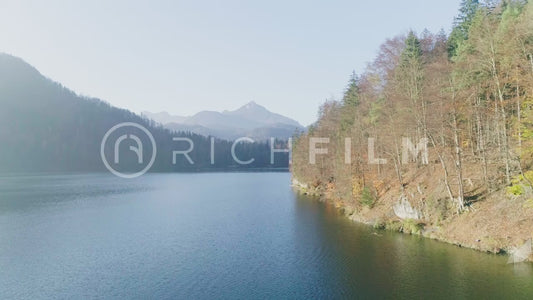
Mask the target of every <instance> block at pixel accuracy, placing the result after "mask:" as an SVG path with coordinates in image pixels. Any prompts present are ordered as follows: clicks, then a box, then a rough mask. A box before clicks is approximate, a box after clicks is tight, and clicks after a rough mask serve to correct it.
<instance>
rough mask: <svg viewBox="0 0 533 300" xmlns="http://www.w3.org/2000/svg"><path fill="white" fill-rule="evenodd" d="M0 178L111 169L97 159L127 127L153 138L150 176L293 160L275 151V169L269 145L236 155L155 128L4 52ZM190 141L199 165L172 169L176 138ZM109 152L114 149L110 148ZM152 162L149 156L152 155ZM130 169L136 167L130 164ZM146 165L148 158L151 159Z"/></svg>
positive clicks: (227, 147) (243, 147)
mask: <svg viewBox="0 0 533 300" xmlns="http://www.w3.org/2000/svg"><path fill="white" fill-rule="evenodd" d="M0 106H1V107H2V109H0V141H2V144H3V145H7V147H0V173H13V172H16V173H22V172H87V171H107V170H106V168H105V166H104V163H103V162H102V158H101V156H100V144H101V141H102V138H103V137H104V135H105V133H106V132H107V131H108V130H109V129H110V128H112V127H113V126H115V125H117V124H119V123H122V122H134V123H137V124H139V125H142V126H144V127H145V128H147V129H148V130H149V132H151V134H152V135H153V136H154V139H155V141H156V144H157V150H158V151H157V153H158V154H157V157H156V159H155V162H154V164H153V166H152V168H151V169H150V171H152V172H182V171H187V172H190V171H209V170H212V171H216V170H220V171H224V170H250V169H255V170H265V169H266V170H285V171H287V170H288V160H289V157H288V156H289V155H288V154H287V153H275V159H274V163H271V145H270V141H256V142H254V143H239V144H238V145H236V146H235V154H236V156H237V157H239V158H240V160H242V161H248V160H250V159H252V158H253V159H254V161H253V162H252V163H250V164H246V165H243V164H239V163H237V162H236V161H235V160H234V159H233V157H232V155H231V148H232V146H233V142H231V141H227V140H223V139H218V138H216V139H214V143H213V149H214V151H213V162H212V161H211V137H208V136H203V135H198V134H194V133H191V132H183V131H181V132H177V131H172V130H169V129H166V128H163V126H161V125H160V124H157V123H156V122H154V121H152V120H150V119H147V118H144V117H141V116H139V115H137V114H135V113H133V112H131V111H129V110H126V109H121V108H117V107H114V106H112V105H110V104H109V103H107V102H105V101H102V100H100V99H97V98H92V97H87V96H83V95H78V94H76V93H74V92H73V91H71V90H69V89H68V88H66V87H64V86H62V85H61V84H59V83H57V82H54V81H52V80H50V79H48V78H46V77H45V76H43V75H42V74H40V73H39V72H38V71H37V70H36V69H35V68H34V67H32V66H31V65H29V64H27V63H26V62H24V61H23V60H22V59H19V58H16V57H14V56H11V55H7V54H2V53H0ZM175 137H182V138H188V139H190V140H191V141H192V142H193V143H194V147H195V150H194V151H192V152H191V153H190V154H189V155H190V158H191V159H192V161H193V162H194V164H191V163H189V161H188V160H187V159H186V158H185V157H184V156H183V155H179V156H178V157H177V161H176V162H175V164H174V163H173V159H172V152H173V151H179V150H184V149H186V148H184V147H187V145H181V144H180V143H178V142H174V141H173V138H175ZM108 146H109V145H108ZM273 147H274V148H287V140H275V141H274V145H273ZM145 154H146V155H147V156H148V155H151V153H149V152H148V151H146V153H145ZM133 158H134V157H133V156H132V157H131V159H129V160H127V161H125V162H124V163H123V164H124V165H126V166H125V167H126V168H128V167H131V169H134V167H135V166H137V163H136V161H135V160H134V159H133ZM146 159H147V160H148V158H146Z"/></svg>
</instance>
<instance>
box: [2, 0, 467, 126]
mask: <svg viewBox="0 0 533 300" xmlns="http://www.w3.org/2000/svg"><path fill="white" fill-rule="evenodd" d="M459 2H460V0H446V1H437V0H402V1H399V0H381V1H371V0H367V1H356V0H354V1H309V0H306V1H290V0H260V1H252V0H249V1H232V0H226V1H201V0H197V1H95V0H92V1H66V0H65V1H56V0H48V1H37V0H36V1H28V0H22V1H21V0H0V52H6V53H9V54H12V55H15V56H18V57H21V58H23V59H24V60H26V61H27V62H28V63H30V64H32V65H33V66H35V67H36V68H37V69H38V70H39V71H40V72H41V73H43V74H44V75H45V76H47V77H50V78H52V79H53V80H55V81H58V82H60V83H62V84H63V85H65V86H66V87H68V88H70V89H73V90H74V91H75V92H77V93H80V94H83V95H87V96H93V97H98V98H101V99H103V100H105V101H108V102H109V103H111V104H113V105H115V106H119V107H123V108H128V109H131V110H133V111H134V112H141V111H144V110H148V111H152V112H159V111H163V110H164V111H168V112H170V113H172V114H177V115H191V114H194V113H196V112H198V111H201V110H219V111H221V110H224V109H235V108H237V107H239V106H241V105H243V104H245V103H247V102H249V101H252V100H253V101H255V102H257V103H259V104H261V105H263V106H265V107H267V108H268V109H270V110H272V111H274V112H277V113H281V114H283V115H286V116H289V117H292V118H294V119H296V120H297V121H299V122H300V123H302V124H303V125H308V124H310V123H312V122H314V121H315V119H316V116H317V108H318V106H319V105H320V103H322V102H323V101H324V100H325V99H326V98H331V97H336V98H339V97H340V95H341V94H342V91H343V89H344V87H345V85H346V83H347V80H348V78H349V75H350V74H351V72H352V70H355V71H356V72H359V73H360V72H361V71H362V70H363V69H364V67H365V65H366V64H367V63H368V62H369V61H371V60H373V58H374V56H375V55H376V52H377V50H378V47H379V45H380V44H381V43H382V42H383V41H384V40H385V39H386V38H390V37H393V36H394V35H397V34H402V33H406V32H407V31H408V30H409V29H413V30H415V31H417V32H421V31H422V30H423V29H424V28H427V29H429V30H430V31H432V32H438V31H439V30H440V29H441V28H444V29H445V30H446V31H449V30H450V27H451V24H452V21H453V17H454V16H455V15H456V13H457V10H458V7H459Z"/></svg>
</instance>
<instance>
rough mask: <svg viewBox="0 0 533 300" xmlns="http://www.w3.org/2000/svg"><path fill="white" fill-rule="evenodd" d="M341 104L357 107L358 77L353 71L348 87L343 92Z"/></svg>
mask: <svg viewBox="0 0 533 300" xmlns="http://www.w3.org/2000/svg"><path fill="white" fill-rule="evenodd" d="M342 102H343V103H344V105H345V106H348V107H355V106H357V105H359V76H357V74H356V73H355V71H353V73H352V75H351V76H350V81H349V82H348V87H347V88H346V90H345V91H344V96H343V97H342Z"/></svg>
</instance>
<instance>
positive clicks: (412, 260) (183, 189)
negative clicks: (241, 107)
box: [0, 173, 533, 299]
mask: <svg viewBox="0 0 533 300" xmlns="http://www.w3.org/2000/svg"><path fill="white" fill-rule="evenodd" d="M289 182H290V175H289V174H288V173H203V174H147V175H145V176H142V177H140V178H138V179H134V180H124V179H120V178H116V177H113V176H111V175H108V174H78V175H24V176H1V177H0V299H11V298H16V299H37V298H77V299H79V298H134V299H147V298H162V299H165V298H166V299H170V298H173V299H175V298H187V299H191V298H192V299H195V298H196V299H202V298H241V299H250V298H300V299H307V298H354V297H357V298H371V297H379V298H404V299H413V298H432V299H438V298H442V299H449V298H494V299H497V298H499V299H502V298H514V299H516V298H524V299H525V298H531V297H533V272H532V268H531V265H530V264H521V265H517V266H512V265H506V258H505V257H502V256H495V255H488V254H484V253H479V252H475V251H473V250H467V249H460V248H458V247H455V246H451V245H447V244H443V243H439V242H435V241H431V240H427V239H421V238H417V237H412V236H406V235H401V234H395V233H388V232H382V231H375V230H373V229H372V228H369V227H367V226H363V225H358V224H354V223H352V222H350V221H348V220H347V219H346V218H344V217H342V216H340V215H339V214H338V213H337V212H336V210H335V209H333V208H332V207H331V206H328V205H326V204H323V203H320V202H317V201H315V200H312V199H306V198H303V197H299V196H297V195H296V194H295V193H294V192H293V191H292V190H291V189H290V188H289Z"/></svg>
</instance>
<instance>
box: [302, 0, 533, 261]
mask: <svg viewBox="0 0 533 300" xmlns="http://www.w3.org/2000/svg"><path fill="white" fill-rule="evenodd" d="M463 17H464V18H463V19H464V20H463V21H462V22H459V23H458V24H456V27H455V28H454V31H453V32H452V34H451V35H450V36H449V37H447V36H446V35H444V34H442V33H441V34H438V35H432V34H430V33H427V32H425V33H424V34H422V35H420V36H417V35H416V34H415V33H413V32H411V33H409V34H408V35H407V36H398V37H396V38H394V39H391V40H388V41H386V42H385V43H384V44H383V45H382V46H381V48H380V52H379V53H378V56H377V58H376V60H375V61H374V62H373V63H372V64H370V65H369V67H368V69H367V70H365V72H364V73H363V74H362V75H361V76H356V75H354V76H352V78H351V80H350V82H349V85H348V87H347V89H346V91H345V94H344V97H343V99H342V101H328V102H326V103H325V104H324V105H323V106H322V107H321V108H320V111H319V119H318V121H317V122H316V124H315V125H314V126H311V128H310V129H309V131H308V132H307V133H306V134H302V135H301V136H299V137H298V138H296V139H295V144H294V147H293V149H294V150H293V165H292V171H293V175H294V178H295V179H297V181H298V182H300V183H303V185H304V186H305V188H304V189H303V190H305V192H309V193H313V194H316V195H320V196H321V197H323V198H324V199H325V200H327V201H330V202H332V203H334V204H335V205H336V206H338V207H339V208H342V209H343V210H344V211H345V213H346V214H347V215H348V216H349V217H350V218H352V219H354V220H357V221H361V222H365V223H368V224H372V225H374V226H376V227H379V228H390V229H394V230H398V231H402V232H408V233H415V234H422V235H424V236H428V237H431V238H436V239H440V240H443V241H448V242H451V243H455V244H458V245H461V246H467V247H472V248H476V249H479V250H483V251H490V252H503V251H505V252H508V251H510V250H511V249H512V248H513V247H516V246H520V245H521V244H523V243H524V241H525V240H527V239H529V238H531V236H532V234H533V189H532V187H533V42H532V41H533V21H532V20H533V4H532V3H531V2H530V3H526V4H524V3H522V2H519V1H511V2H509V3H506V4H505V5H504V4H501V5H500V6H497V7H484V6H482V5H478V6H477V7H475V9H473V10H471V13H470V15H468V16H463ZM466 20H468V21H466ZM326 149H327V150H326Z"/></svg>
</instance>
